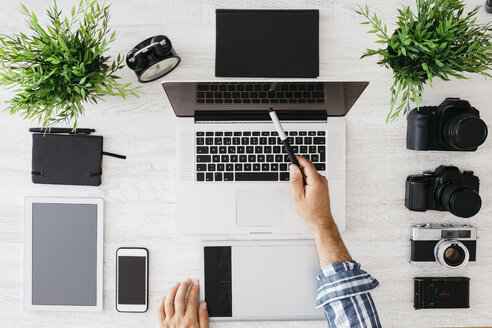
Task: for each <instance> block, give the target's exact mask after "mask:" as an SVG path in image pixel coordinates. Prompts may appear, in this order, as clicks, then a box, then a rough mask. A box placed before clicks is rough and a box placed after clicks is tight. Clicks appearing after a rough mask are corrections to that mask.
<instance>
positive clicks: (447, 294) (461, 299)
mask: <svg viewBox="0 0 492 328" xmlns="http://www.w3.org/2000/svg"><path fill="white" fill-rule="evenodd" d="M414 288H415V295H414V304H413V307H414V308H415V309H416V310H418V309H432V308H437V309H451V308H454V309H457V308H469V307H470V278H467V277H416V278H414Z"/></svg>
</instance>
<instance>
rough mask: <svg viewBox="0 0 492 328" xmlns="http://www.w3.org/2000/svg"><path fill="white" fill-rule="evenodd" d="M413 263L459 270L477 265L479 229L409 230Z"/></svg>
mask: <svg viewBox="0 0 492 328" xmlns="http://www.w3.org/2000/svg"><path fill="white" fill-rule="evenodd" d="M410 250H411V251H410V263H413V264H415V263H417V262H437V263H438V264H441V265H443V266H445V267H447V268H450V269H460V268H462V267H464V266H465V265H466V264H467V263H468V262H469V261H472V262H475V260H476V253H477V252H476V250H477V228H475V227H472V226H471V225H468V224H463V225H453V224H435V225H434V224H431V223H426V224H417V225H414V226H412V227H411V229H410Z"/></svg>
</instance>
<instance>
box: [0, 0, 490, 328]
mask: <svg viewBox="0 0 492 328" xmlns="http://www.w3.org/2000/svg"><path fill="white" fill-rule="evenodd" d="M59 2H60V3H61V7H63V8H65V9H67V8H71V6H72V5H73V3H75V2H78V0H76V1H73V0H70V1H68V0H64V1H59ZM467 2H468V3H469V7H470V8H471V7H473V6H475V5H477V4H480V5H482V4H483V2H484V1H483V0H473V1H472V0H469V1H467ZM24 3H25V4H26V5H27V7H29V8H30V9H33V10H35V12H36V13H37V14H38V17H41V19H42V21H45V20H46V19H45V17H44V15H43V13H44V9H45V8H46V7H47V6H48V5H51V0H24ZM368 3H369V6H370V7H371V8H373V9H377V12H378V14H379V15H380V18H382V19H383V21H385V22H387V23H392V22H393V21H394V20H395V16H396V7H400V6H401V5H402V4H404V3H410V4H412V5H413V3H414V1H410V0H405V1H402V0H397V1H394V0H370V1H368ZM355 4H356V3H355V2H353V1H341V0H304V1H287V0H279V1H270V0H269V1H266V0H263V1H253V0H248V1H225V0H207V1H192V0H184V1H182V0H174V1H172V0H160V1H156V0H140V1H129V0H115V1H113V4H112V9H111V13H112V17H111V21H110V25H111V27H113V28H114V29H115V30H117V31H119V37H118V40H117V41H116V42H115V43H114V44H113V47H112V50H111V52H112V53H113V54H116V53H117V52H119V53H122V54H126V52H127V51H128V50H129V49H131V48H132V47H133V46H134V45H135V44H137V43H138V42H140V41H141V40H143V39H145V38H147V37H149V36H152V35H156V34H166V35H167V36H168V37H170V39H171V40H172V42H173V44H174V46H175V49H176V50H177V52H178V54H179V55H180V56H181V57H182V62H181V64H180V66H179V67H178V68H177V69H176V70H175V71H173V72H172V73H171V74H170V75H169V76H168V77H167V79H214V52H215V8H317V9H319V10H320V78H325V79H330V80H368V81H370V84H369V86H368V88H367V89H366V91H365V92H364V93H363V94H362V96H361V97H360V99H359V101H358V102H357V103H356V104H355V106H354V107H353V108H352V110H351V111H350V113H349V114H348V115H347V117H346V120H347V205H346V206H347V230H346V231H345V233H344V234H343V238H344V240H345V242H346V243H347V246H348V249H349V250H350V252H351V254H352V256H353V258H354V259H356V260H358V261H359V262H361V263H362V265H363V268H364V269H365V270H367V271H369V272H370V273H372V274H373V275H374V276H375V277H376V278H377V279H378V280H379V282H380V283H381V287H380V288H379V289H377V290H376V291H374V292H373V297H374V300H375V302H376V305H377V309H378V312H379V315H380V318H381V322H382V323H383V325H384V326H385V327H431V326H485V325H492V305H491V302H490V299H491V297H490V295H491V293H492V284H491V283H490V279H491V270H492V255H491V253H490V249H492V220H491V217H492V206H491V204H492V166H491V163H492V137H490V138H489V139H488V140H487V141H486V142H485V144H484V145H483V146H481V147H480V149H479V150H478V151H477V152H475V153H452V152H444V153H441V152H415V151H410V150H407V149H406V148H405V135H406V120H405V119H400V120H398V121H396V122H395V123H392V124H385V115H386V113H387V112H388V104H389V87H390V85H391V83H392V79H391V72H390V71H388V70H385V69H383V68H380V67H378V66H377V65H376V60H375V59H366V60H359V56H360V55H361V53H362V51H363V49H365V48H367V47H374V44H373V41H375V38H374V37H373V36H372V35H367V34H366V33H365V32H366V30H367V26H366V25H359V22H360V21H361V18H360V17H358V15H356V14H355V13H354V12H353V9H354V8H355ZM18 8H19V3H18V1H6V0H4V1H3V2H2V10H1V12H0V33H7V34H11V33H12V32H13V31H26V27H25V24H24V17H23V16H22V15H21V14H20V13H19V12H18ZM478 19H479V21H480V22H482V23H485V22H488V21H490V20H491V19H492V15H489V14H487V13H486V12H485V10H481V11H480V13H479V17H478ZM388 27H391V28H393V27H394V25H392V24H389V26H388ZM120 75H121V76H122V80H123V81H124V82H125V83H126V82H129V81H136V78H135V75H134V74H133V72H131V71H130V70H129V69H128V68H125V69H124V70H122V71H121V72H120ZM491 89H492V81H491V80H485V79H483V78H481V77H478V76H474V77H472V78H471V79H470V80H465V81H463V80H460V81H456V80H453V81H452V82H446V83H443V82H440V81H436V82H435V85H434V89H430V88H427V89H426V92H425V100H424V105H437V104H439V103H440V102H441V101H442V100H443V99H444V98H445V97H446V96H457V97H461V98H464V99H467V100H469V101H470V102H471V104H472V105H473V106H475V107H476V108H478V109H479V110H481V115H482V117H483V119H484V120H485V121H486V122H489V123H490V122H492V108H491V102H492V99H491ZM142 90H143V95H142V96H141V98H130V99H128V100H127V101H124V100H122V99H120V98H106V101H105V102H101V103H100V104H98V105H96V106H87V107H86V108H87V114H86V117H85V118H83V119H81V120H80V123H79V125H78V126H79V127H91V128H95V129H96V130H97V133H98V134H100V135H104V149H105V150H106V151H110V152H116V153H122V154H126V155H127V156H128V158H127V160H126V161H122V160H118V159H114V158H110V157H106V158H104V167H103V171H104V175H103V184H102V185H101V186H100V187H76V186H50V185H34V184H33V183H31V180H30V170H31V162H30V161H31V135H30V133H29V132H28V131H27V130H28V128H29V127H33V126H37V125H36V124H35V123H33V122H27V121H23V120H22V119H21V118H19V117H10V116H9V115H8V114H7V113H6V112H3V111H2V112H0V326H1V327H118V328H120V327H157V326H158V322H157V316H156V310H157V305H158V302H159V300H160V298H161V297H162V296H163V295H164V293H166V291H167V290H168V288H169V287H170V286H171V285H172V284H174V283H175V282H176V281H178V280H182V279H185V278H186V277H198V271H197V270H198V263H197V261H198V248H197V243H198V242H199V240H200V239H203V238H209V239H210V238H238V237H237V236H188V235H181V234H179V233H178V231H177V222H176V204H175V203H176V198H175V193H174V190H175V180H174V175H175V165H176V164H175V116H174V113H173V110H172V108H171V106H170V105H169V102H168V101H167V99H166V97H165V96H164V93H163V90H162V87H161V85H160V83H159V82H154V83H151V84H146V85H144V86H143V89H142ZM9 95H10V93H9V92H8V91H7V90H5V89H2V90H1V91H0V100H1V101H2V102H3V101H4V100H7V99H9ZM440 164H454V165H457V166H458V167H460V168H461V169H470V170H473V171H475V173H476V174H477V175H478V176H479V177H480V178H481V182H482V183H481V186H480V189H481V191H480V193H481V196H482V200H483V208H482V209H481V211H480V213H479V214H478V215H476V216H475V217H473V218H471V219H458V218H456V217H454V216H452V215H451V214H449V213H438V212H426V213H415V212H410V211H409V210H407V209H406V208H405V207H404V204H403V201H404V181H405V177H406V176H407V175H409V174H415V173H420V172H421V171H423V170H429V169H434V168H435V167H437V166H438V165H440ZM24 196H77V197H86V196H91V197H102V198H104V202H105V236H104V263H105V264H104V311H103V312H102V313H54V312H25V311H24V310H23V306H22V289H23V279H22V277H23V238H24V234H23V202H24ZM203 220H206V218H205V217H204V218H203ZM427 221H433V222H436V223H444V222H452V223H462V222H463V223H464V222H466V223H471V224H473V225H476V226H477V227H478V233H479V236H480V239H479V241H478V251H477V255H478V256H477V257H478V261H477V263H476V264H473V265H469V266H468V267H466V268H465V269H463V270H461V271H456V272H453V271H450V270H446V269H444V268H441V267H438V266H437V265H436V266H434V265H429V266H426V267H413V266H411V265H410V264H409V263H408V259H409V241H408V239H409V238H408V227H409V225H411V224H415V223H421V222H427ZM295 237H296V238H298V237H299V236H295ZM242 238H244V237H242ZM132 245H133V246H145V247H147V248H148V249H149V251H150V295H149V301H150V307H149V311H148V312H147V313H145V314H123V313H118V312H116V310H115V251H116V249H117V248H118V247H120V246H132ZM425 275H430V276H439V275H441V276H457V275H463V276H468V277H470V278H471V308H470V309H466V310H430V311H424V310H421V311H415V310H414V309H413V277H415V276H425ZM313 279H315V278H314V277H313ZM279 301H280V302H281V300H279ZM313 305H314V300H313ZM325 326H326V322H322V321H319V322H288V323H286V322H257V323H222V324H212V327H325Z"/></svg>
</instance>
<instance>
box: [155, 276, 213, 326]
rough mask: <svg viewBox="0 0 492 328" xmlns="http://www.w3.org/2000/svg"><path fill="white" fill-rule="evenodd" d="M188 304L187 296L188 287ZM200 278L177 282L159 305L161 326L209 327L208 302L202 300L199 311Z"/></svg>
mask: <svg viewBox="0 0 492 328" xmlns="http://www.w3.org/2000/svg"><path fill="white" fill-rule="evenodd" d="M190 285H191V288H190V293H189V295H188V304H186V301H185V298H186V293H187V291H188V288H189V287H190ZM199 290H200V287H199V283H198V280H195V282H194V283H193V284H192V283H191V280H186V281H185V282H183V283H178V284H176V285H175V286H174V287H173V288H171V290H170V291H169V294H167V295H166V296H165V297H164V298H163V299H162V301H161V303H160V305H159V318H160V322H161V328H208V311H207V303H206V302H201V303H200V307H199V310H198V313H197V302H198V292H199Z"/></svg>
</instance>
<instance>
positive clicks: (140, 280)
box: [116, 248, 148, 312]
mask: <svg viewBox="0 0 492 328" xmlns="http://www.w3.org/2000/svg"><path fill="white" fill-rule="evenodd" d="M138 251H141V252H145V254H147V253H146V252H147V250H145V249H130V248H129V249H119V250H118V253H117V272H118V276H117V295H118V297H117V304H116V308H117V310H118V311H122V312H145V311H146V310H147V283H148V282H147V260H148V256H141V255H138ZM132 253H134V254H132ZM142 255H143V254H142Z"/></svg>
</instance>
